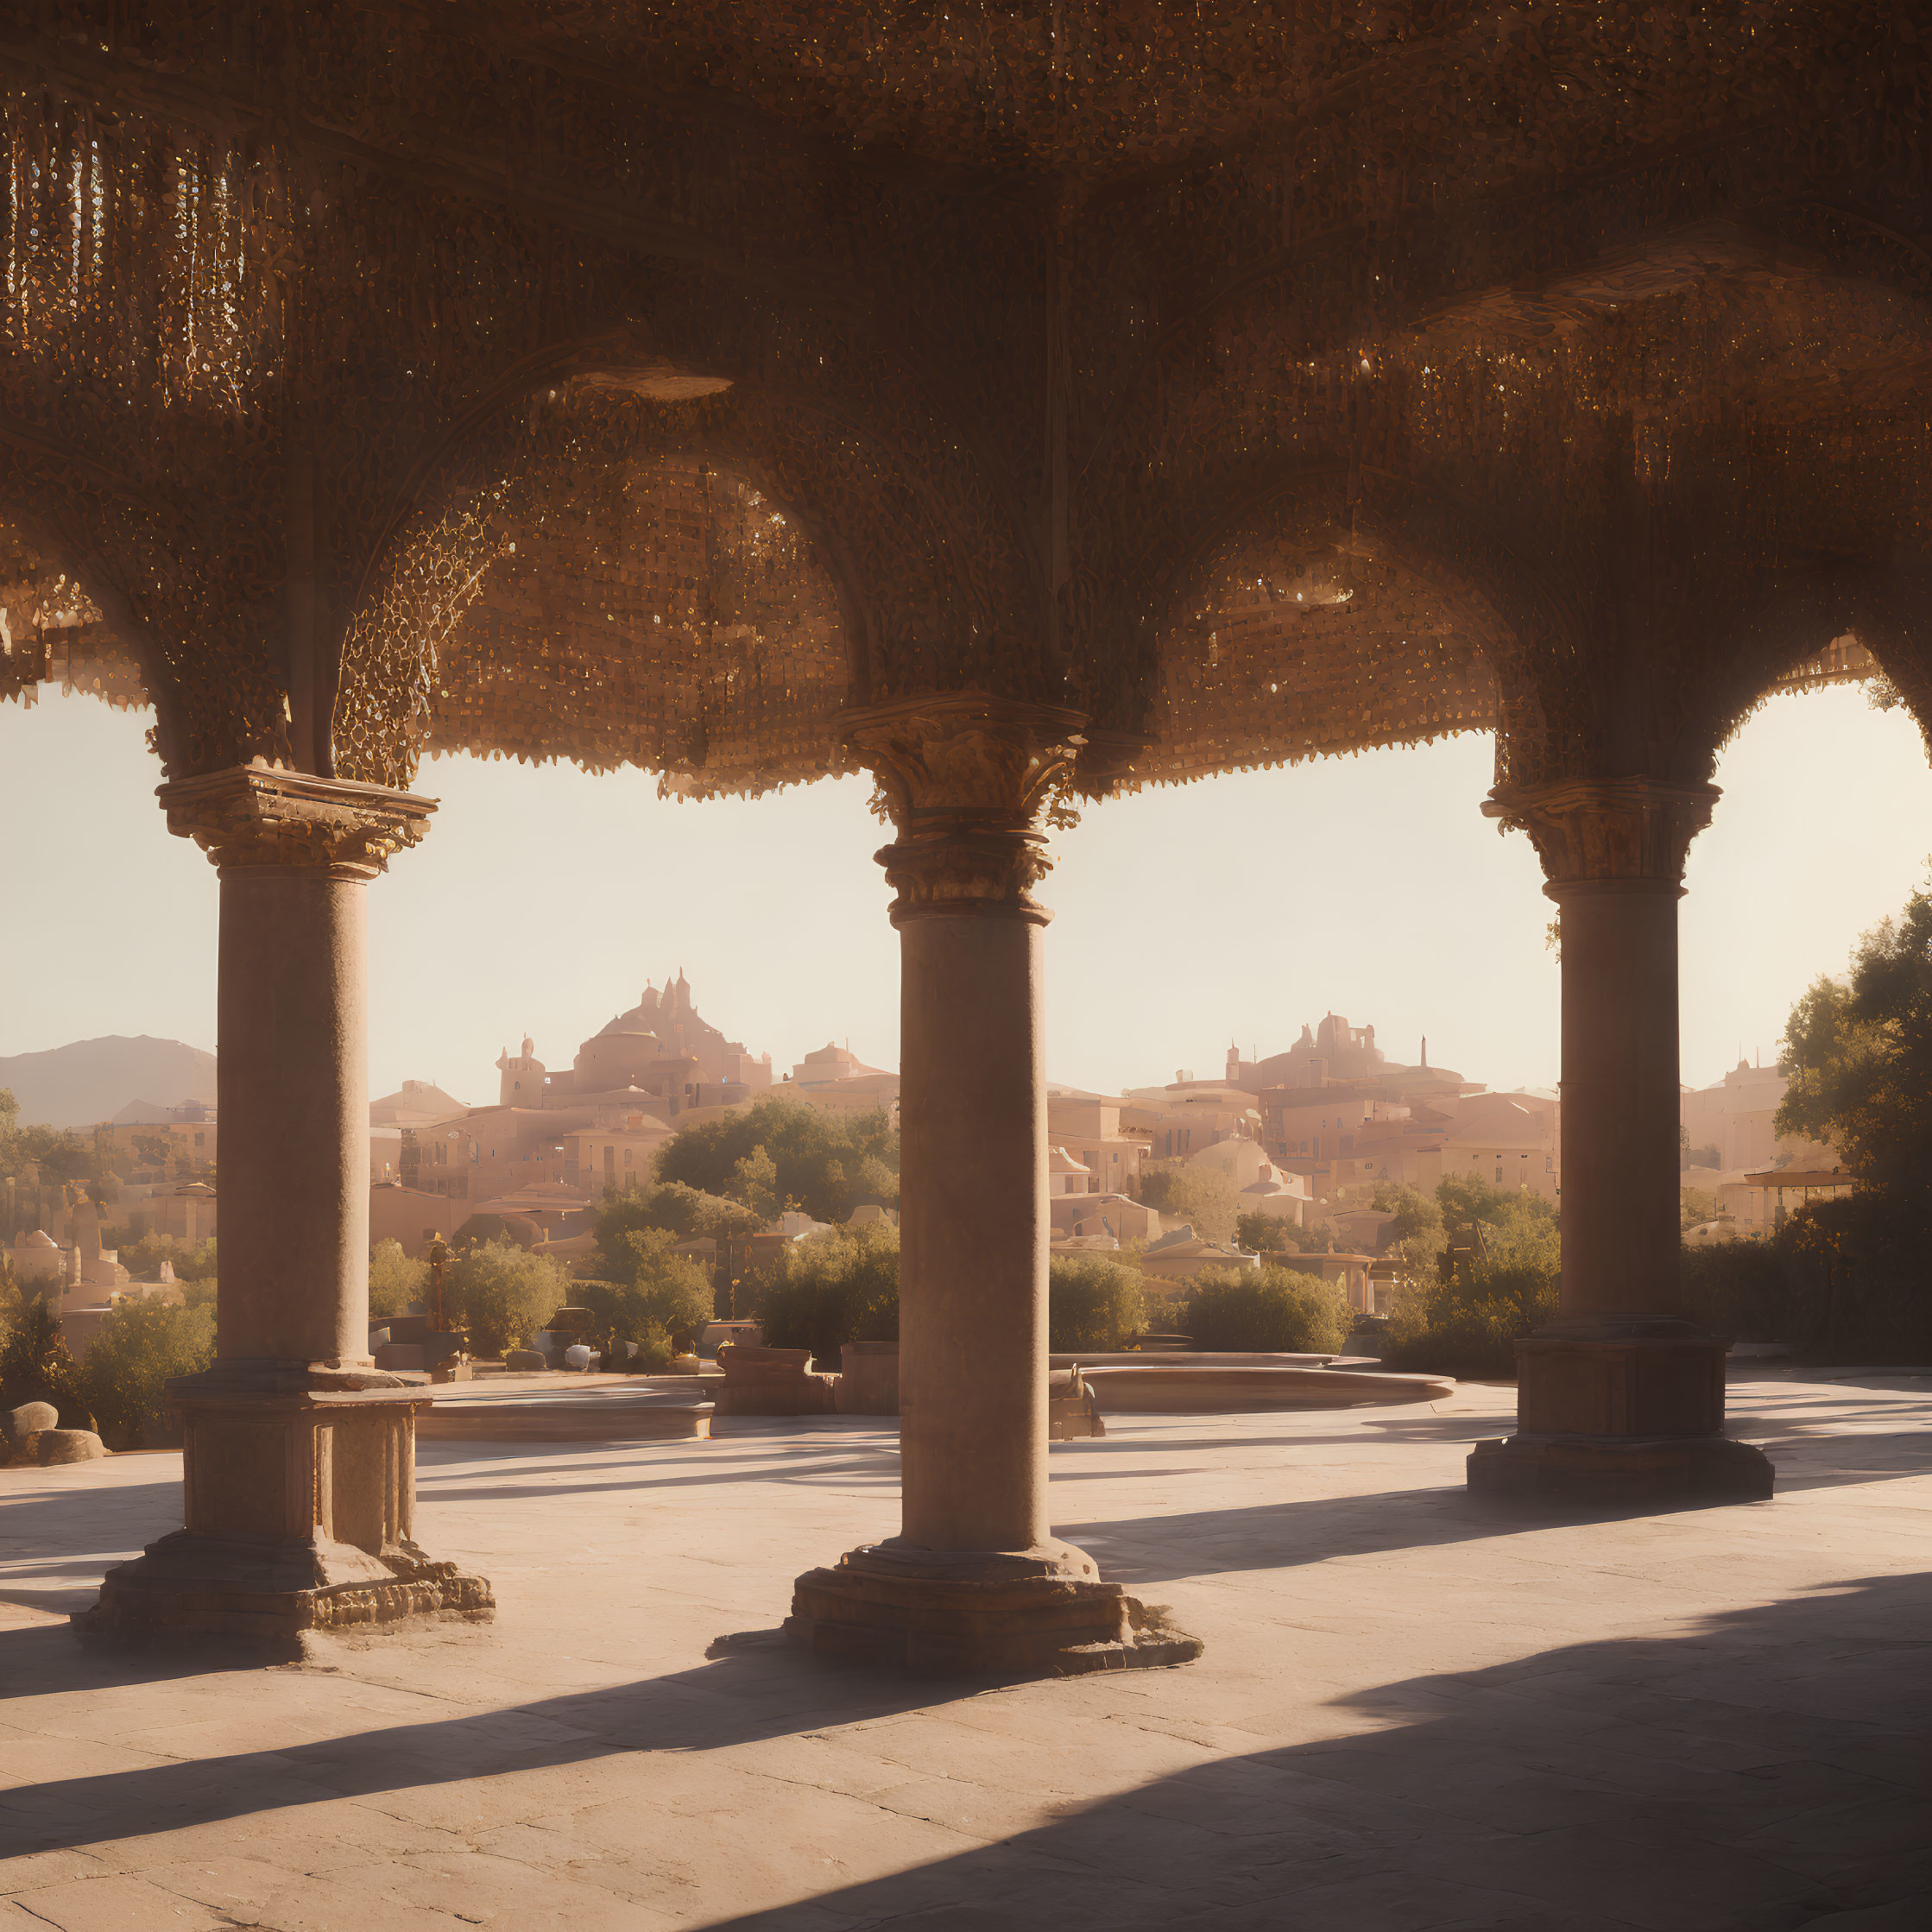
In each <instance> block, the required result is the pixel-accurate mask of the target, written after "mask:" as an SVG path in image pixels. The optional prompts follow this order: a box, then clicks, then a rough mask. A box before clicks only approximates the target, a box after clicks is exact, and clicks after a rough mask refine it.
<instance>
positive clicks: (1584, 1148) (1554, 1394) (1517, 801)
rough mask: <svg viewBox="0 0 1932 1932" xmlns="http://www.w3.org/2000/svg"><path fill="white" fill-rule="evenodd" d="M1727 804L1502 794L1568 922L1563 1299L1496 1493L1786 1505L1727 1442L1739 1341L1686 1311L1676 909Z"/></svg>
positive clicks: (1690, 797)
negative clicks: (1704, 834)
mask: <svg viewBox="0 0 1932 1932" xmlns="http://www.w3.org/2000/svg"><path fill="white" fill-rule="evenodd" d="M1716 797H1717V793H1716V791H1715V789H1714V787H1712V786H1708V785H1683V784H1676V783H1672V782H1668V781H1665V780H1657V779H1652V778H1649V777H1646V776H1638V777H1632V778H1626V779H1609V780H1603V779H1572V780H1562V781H1558V782H1556V783H1552V784H1549V785H1544V786H1537V787H1533V788H1518V787H1501V786H1500V787H1499V788H1498V789H1497V791H1496V792H1494V793H1493V794H1492V797H1491V800H1490V804H1489V806H1488V808H1487V809H1488V810H1489V811H1490V813H1491V815H1492V816H1493V817H1496V818H1500V819H1502V820H1503V822H1504V823H1505V824H1512V825H1518V826H1520V827H1521V828H1522V829H1523V830H1525V831H1527V832H1528V833H1529V835H1530V837H1531V838H1532V839H1533V840H1534V841H1535V843H1536V847H1537V855H1538V856H1539V857H1540V858H1541V859H1542V861H1543V866H1544V876H1545V877H1546V878H1547V879H1548V880H1549V881H1550V883H1549V885H1548V886H1547V887H1545V890H1546V891H1547V893H1549V896H1550V898H1551V899H1553V900H1556V903H1557V905H1559V906H1561V907H1562V908H1563V1216H1562V1219H1563V1287H1562V1294H1561V1305H1560V1308H1559V1310H1558V1313H1557V1316H1556V1320H1555V1321H1553V1322H1550V1323H1545V1324H1544V1326H1543V1327H1542V1328H1540V1329H1537V1330H1536V1331H1535V1333H1533V1334H1531V1335H1525V1336H1523V1337H1522V1338H1521V1339H1520V1340H1518V1342H1517V1345H1516V1361H1517V1373H1518V1382H1517V1408H1516V1417H1517V1429H1516V1434H1515V1435H1513V1436H1508V1437H1506V1438H1501V1439H1499V1440H1496V1441H1493V1442H1485V1443H1477V1444H1476V1446H1475V1448H1474V1450H1473V1451H1472V1452H1471V1454H1470V1456H1469V1465H1468V1468H1469V1481H1470V1483H1471V1484H1472V1486H1474V1487H1477V1488H1481V1489H1490V1490H1498V1491H1504V1492H1510V1493H1546V1494H1550V1495H1560V1496H1569V1497H1582V1498H1588V1499H1590V1500H1594V1501H1600V1502H1614V1503H1625V1502H1639V1501H1647V1500H1658V1499H1664V1498H1673V1497H1675V1498H1689V1497H1693V1496H1708V1497H1714V1498H1720V1499H1725V1500H1733V1499H1739V1498H1749V1497H1758V1496H1768V1495H1769V1494H1770V1493H1771V1464H1770V1463H1769V1462H1767V1461H1766V1460H1765V1456H1764V1455H1763V1453H1762V1452H1761V1451H1760V1450H1758V1449H1752V1448H1751V1447H1749V1446H1748V1445H1747V1444H1746V1443H1738V1442H1733V1441H1732V1440H1731V1439H1730V1438H1729V1437H1728V1436H1726V1435H1725V1434H1724V1351H1725V1343H1724V1341H1723V1338H1722V1337H1721V1336H1719V1335H1711V1334H1709V1333H1708V1332H1707V1331H1705V1330H1704V1329H1700V1328H1699V1327H1698V1326H1697V1325H1696V1323H1694V1322H1691V1321H1689V1320H1687V1319H1686V1318H1685V1316H1684V1315H1683V1309H1682V1307H1681V1305H1680V1299H1679V1297H1680V1291H1681V1287H1682V1281H1681V1270H1680V1267H1679V1265H1678V1256H1679V1253H1680V1246H1679V1244H1680V1241H1681V1235H1680V1234H1679V1219H1680V1217H1679V1214H1678V1205H1677V1203H1678V1188H1679V1181H1678V1174H1679V1171H1680V1170H1679V1166H1678V1160H1677V1145H1678V1143H1677V1120H1678V1112H1679V1108H1678V1101H1677V899H1678V895H1679V893H1680V892H1681V890H1682V881H1683V865H1684V855H1685V853H1686V851H1687V850H1688V849H1689V844H1690V841H1691V840H1692V839H1693V838H1694V837H1695V836H1696V834H1697V832H1698V830H1700V828H1702V826H1703V825H1704V824H1706V823H1707V822H1708V819H1709V817H1710V811H1711V806H1712V805H1713V804H1714V801H1715V799H1716Z"/></svg>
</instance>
